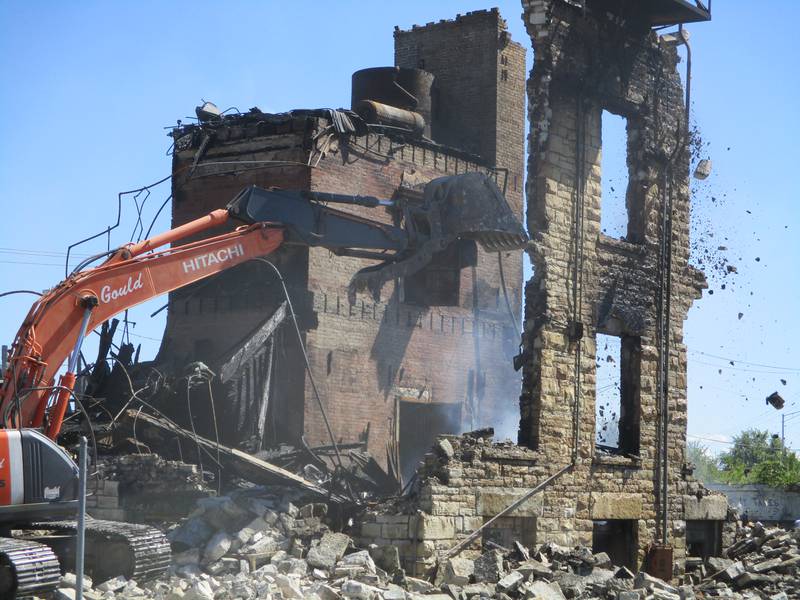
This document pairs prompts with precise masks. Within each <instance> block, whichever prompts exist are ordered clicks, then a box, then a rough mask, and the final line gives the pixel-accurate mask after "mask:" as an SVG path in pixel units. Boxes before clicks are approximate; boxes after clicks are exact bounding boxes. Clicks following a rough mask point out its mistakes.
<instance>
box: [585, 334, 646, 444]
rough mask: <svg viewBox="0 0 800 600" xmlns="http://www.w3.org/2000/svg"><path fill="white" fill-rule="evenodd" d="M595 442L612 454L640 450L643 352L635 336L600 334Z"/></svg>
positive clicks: (597, 355) (597, 358)
mask: <svg viewBox="0 0 800 600" xmlns="http://www.w3.org/2000/svg"><path fill="white" fill-rule="evenodd" d="M596 346H597V349H596V354H595V365H596V378H595V381H596V388H595V445H596V447H597V448H598V449H600V450H602V451H605V452H610V453H612V454H626V455H638V454H639V429H640V428H639V422H640V416H639V414H640V394H639V385H640V384H639V378H640V362H641V359H640V354H641V350H640V347H641V342H640V339H639V338H638V337H635V336H626V335H623V336H617V335H608V334H603V333H598V334H597V338H596Z"/></svg>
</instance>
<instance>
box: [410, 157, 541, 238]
mask: <svg viewBox="0 0 800 600" xmlns="http://www.w3.org/2000/svg"><path fill="white" fill-rule="evenodd" d="M424 201H425V204H426V205H427V207H429V208H428V210H430V208H433V207H437V208H438V212H439V213H440V215H441V227H442V234H443V236H445V237H450V238H462V239H472V240H475V241H476V242H478V243H479V244H480V245H481V247H483V249H484V250H486V251H487V252H500V251H508V250H518V249H521V248H524V247H525V245H526V243H527V242H528V235H527V233H525V230H524V229H523V228H522V223H521V222H520V221H519V219H518V218H517V217H516V216H515V215H514V213H513V212H511V207H509V205H508V203H507V202H506V199H505V197H503V193H502V192H501V191H500V189H499V188H498V187H497V185H496V184H495V182H494V181H493V180H492V179H491V178H489V177H488V176H486V175H484V174H483V173H464V174H461V175H451V176H447V177H439V178H438V179H434V180H432V181H431V182H429V183H428V184H427V185H426V186H425V191H424Z"/></svg>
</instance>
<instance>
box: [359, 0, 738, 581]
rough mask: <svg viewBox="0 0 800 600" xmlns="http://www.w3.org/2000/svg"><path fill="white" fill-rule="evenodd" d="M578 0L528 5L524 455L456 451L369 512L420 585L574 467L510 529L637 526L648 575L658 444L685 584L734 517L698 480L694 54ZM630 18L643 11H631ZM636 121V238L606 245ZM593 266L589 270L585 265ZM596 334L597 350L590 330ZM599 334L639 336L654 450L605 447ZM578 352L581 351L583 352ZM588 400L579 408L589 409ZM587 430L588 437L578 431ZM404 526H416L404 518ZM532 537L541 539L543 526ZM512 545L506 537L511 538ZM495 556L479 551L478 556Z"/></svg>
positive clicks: (433, 461)
mask: <svg viewBox="0 0 800 600" xmlns="http://www.w3.org/2000/svg"><path fill="white" fill-rule="evenodd" d="M584 4H586V6H585V7H577V6H575V3H571V2H567V1H564V0H523V8H524V15H523V18H524V19H525V23H526V26H527V29H528V32H529V34H530V35H531V39H532V42H533V46H534V66H533V70H532V72H531V77H530V79H529V80H528V96H529V119H530V124H531V125H530V126H531V129H530V135H529V139H528V142H529V165H528V179H527V183H526V186H527V199H528V211H527V218H528V229H529V231H530V233H531V237H532V242H531V244H530V252H529V254H530V257H531V260H532V263H533V269H534V276H533V278H532V279H531V280H530V281H529V282H528V283H527V285H526V298H525V301H526V305H525V328H524V332H523V362H524V365H523V393H522V396H521V398H520V408H521V420H520V430H519V444H520V446H513V445H502V444H501V445H498V444H491V443H490V442H489V441H488V440H486V439H483V438H482V437H481V436H470V435H466V436H463V437H462V438H446V439H443V440H442V441H441V442H440V443H439V444H438V445H437V447H436V448H435V452H434V453H433V454H431V455H429V457H428V461H427V462H426V467H425V468H424V469H423V470H422V471H421V472H420V478H421V483H420V487H419V491H418V494H417V495H416V496H415V497H413V498H412V499H410V500H409V502H408V504H407V505H405V506H402V507H397V506H394V507H388V508H387V507H384V510H380V511H376V513H374V514H371V515H369V516H368V518H367V521H366V523H365V525H364V526H363V527H362V536H363V538H364V540H365V541H367V540H369V539H373V540H376V543H379V544H387V543H388V544H392V545H395V546H397V547H398V548H400V549H401V555H402V558H403V560H404V563H405V565H406V567H407V568H409V569H416V570H417V572H420V571H422V570H425V569H428V568H430V567H431V566H432V565H433V564H434V563H435V561H436V558H437V556H440V555H441V554H442V553H443V552H444V551H446V550H447V549H448V548H450V547H452V546H453V545H454V544H456V543H457V542H458V541H459V540H460V539H464V538H465V537H466V536H467V535H468V534H469V532H471V531H473V530H474V529H475V528H477V527H479V526H480V525H481V524H482V523H483V522H485V520H486V519H488V518H490V517H492V516H494V515H496V514H498V513H499V512H500V511H501V510H502V509H504V508H505V507H506V506H508V505H510V504H511V503H512V502H513V501H514V500H515V499H517V498H519V497H520V495H521V494H524V493H525V492H526V491H527V490H530V489H531V488H533V487H535V486H536V485H538V484H539V483H541V482H542V481H544V480H545V479H546V478H547V477H548V476H550V475H553V474H554V473H556V472H557V471H559V470H560V469H562V468H564V467H568V466H570V465H571V464H572V462H573V461H572V459H573V452H574V465H573V466H572V468H571V469H569V470H568V471H566V472H565V473H564V474H562V475H561V476H560V477H559V478H558V479H556V480H555V481H554V482H552V483H551V484H550V485H549V486H548V487H547V488H545V489H544V490H543V491H542V492H541V493H540V494H538V495H536V496H534V497H533V498H532V499H531V500H530V501H529V502H528V503H527V504H526V505H524V506H523V507H521V508H520V509H519V510H518V511H517V512H516V513H514V514H512V515H509V517H510V518H509V519H503V522H502V523H499V525H498V527H499V528H500V529H502V528H504V527H505V528H508V529H510V530H511V532H510V534H511V535H513V536H515V538H516V539H522V538H524V537H525V536H526V535H527V541H528V542H529V543H531V542H534V541H535V543H544V542H556V543H559V544H562V545H566V546H573V545H576V544H582V545H588V546H591V545H592V538H593V523H594V522H595V521H606V520H626V521H632V522H633V523H634V531H633V536H634V538H635V542H634V545H635V548H633V550H634V554H635V558H636V563H637V566H644V561H645V557H646V553H647V549H648V547H649V546H650V545H651V544H652V543H654V542H656V541H658V540H659V539H660V532H659V529H658V523H657V515H658V512H657V502H658V500H659V492H660V490H659V487H658V485H657V481H658V478H657V469H658V467H659V455H658V450H657V449H658V447H659V445H660V444H662V443H664V444H666V449H667V456H668V483H669V494H668V496H667V498H668V519H667V527H668V529H667V532H666V533H667V536H668V542H669V544H670V545H672V546H673V549H674V559H675V562H676V567H677V569H676V572H680V569H681V568H682V563H683V558H684V557H685V552H686V548H685V523H686V521H687V520H716V521H724V520H725V519H726V517H727V515H728V511H727V503H726V502H725V499H724V497H722V496H720V495H714V494H709V492H708V491H707V490H705V489H704V488H703V487H702V486H701V485H699V484H698V483H697V482H696V481H694V480H693V479H692V478H691V475H690V474H689V470H687V469H686V468H685V466H686V465H685V456H684V452H685V444H686V347H685V346H684V344H683V321H684V320H685V318H686V315H687V313H688V310H689V307H690V306H691V304H692V302H693V301H694V300H695V299H697V298H699V297H700V294H701V291H702V289H703V288H704V287H705V279H704V277H703V274H702V273H701V272H699V271H697V270H695V269H693V268H692V267H690V266H689V264H688V255H689V239H688V235H689V185H688V171H689V152H688V146H689V141H688V139H687V136H686V133H685V130H684V123H685V112H684V106H683V90H682V87H681V82H680V77H679V75H678V72H677V65H678V55H677V53H676V51H675V50H674V48H670V47H668V46H667V45H665V44H664V42H662V41H661V40H660V39H659V37H658V35H657V34H656V33H655V32H653V31H652V30H651V29H650V27H649V25H648V24H647V23H645V22H644V21H641V22H638V21H636V19H635V18H634V17H629V18H628V19H627V20H625V19H623V18H621V17H619V16H615V15H612V14H610V13H607V12H605V11H596V10H594V9H593V6H595V4H594V3H592V2H588V3H584ZM629 14H633V12H632V11H631V12H630V13H629ZM604 109H605V110H608V111H610V112H612V113H615V114H619V115H622V116H624V117H626V119H627V124H628V131H627V133H628V170H629V185H628V189H627V192H626V203H627V208H628V217H629V223H628V230H627V234H626V236H625V237H624V238H623V239H613V238H611V237H608V236H606V235H604V234H603V233H601V231H600V214H601V211H602V198H601V177H602V173H601V162H600V161H601V151H602V139H601V114H602V111H603V110H604ZM665 198H671V200H672V213H671V218H672V238H671V242H672V262H671V272H670V273H669V275H670V278H671V286H672V294H671V310H670V320H669V322H668V327H667V330H668V332H669V334H668V335H669V348H670V351H669V366H670V369H669V379H668V381H667V382H666V383H667V384H668V385H667V388H668V390H669V394H668V396H667V409H668V428H667V431H666V435H665V436H663V437H662V435H661V433H660V429H659V416H660V414H661V412H660V408H659V395H658V390H659V386H660V383H661V382H660V380H659V347H660V346H659V339H658V334H657V331H658V330H657V326H658V324H659V320H658V314H659V297H660V294H659V292H660V289H661V288H660V281H661V277H660V276H661V275H662V273H663V272H662V270H661V264H662V258H663V256H662V252H661V244H662V240H663V236H664V230H663V227H662V209H663V206H664V202H665ZM581 256H582V259H581ZM574 322H578V323H580V324H582V328H583V332H582V336H581V335H579V334H578V331H577V328H576V326H575V325H574V324H573V323H574ZM597 333H609V334H617V335H618V334H624V335H628V336H632V337H634V338H636V339H637V340H638V345H637V347H636V350H635V352H636V354H637V356H638V363H639V375H638V377H636V378H635V381H634V382H633V384H634V386H635V394H634V397H635V400H636V408H635V415H634V420H635V421H636V422H637V423H638V429H639V433H638V439H636V442H637V443H636V444H635V445H636V446H637V447H638V450H636V451H632V452H620V453H619V454H609V453H606V452H603V451H601V450H599V449H598V448H597V447H596V445H595V406H594V402H595V378H596V373H595V371H596V367H595V356H596V342H595V340H596V335H597ZM578 340H579V341H578ZM576 399H577V402H576ZM576 434H577V435H576ZM397 513H400V514H397ZM531 528H532V529H533V530H534V532H535V533H534V534H533V535H531V534H530V533H526V532H527V531H528V530H530V529H531ZM499 533H500V534H502V532H499ZM479 548H480V544H479V543H478V542H476V543H474V544H473V545H472V546H471V547H469V548H467V549H466V550H465V552H466V553H473V555H474V554H475V553H477V552H478V551H479Z"/></svg>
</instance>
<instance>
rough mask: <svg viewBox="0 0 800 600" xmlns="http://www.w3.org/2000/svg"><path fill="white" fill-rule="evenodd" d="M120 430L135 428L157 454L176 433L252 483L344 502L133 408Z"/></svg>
mask: <svg viewBox="0 0 800 600" xmlns="http://www.w3.org/2000/svg"><path fill="white" fill-rule="evenodd" d="M120 429H122V430H123V432H125V430H127V431H135V432H136V439H137V440H138V441H140V442H142V443H144V444H146V445H147V446H149V447H151V448H153V449H154V450H157V451H158V452H159V453H160V454H161V453H165V454H168V453H169V452H170V448H172V447H174V446H175V444H174V443H171V440H172V439H173V438H174V437H175V436H178V437H180V438H182V439H183V440H185V441H186V442H187V443H189V444H192V445H194V444H195V443H197V444H198V445H199V446H200V448H201V449H202V450H203V451H204V452H203V456H204V458H203V460H204V461H215V460H216V457H217V455H219V462H220V464H221V466H222V467H223V468H224V469H226V470H228V471H230V472H232V473H234V474H235V475H236V476H238V477H241V478H242V479H246V480H247V481H250V482H252V483H255V484H258V485H286V486H291V487H294V488H299V489H302V490H305V491H306V492H309V493H311V494H314V495H316V496H320V497H323V498H325V499H326V500H329V501H333V502H343V501H345V499H344V498H342V497H340V496H329V493H328V491H327V490H326V489H324V488H321V487H319V486H317V485H315V484H314V483H311V482H310V481H308V480H306V479H304V478H302V477H300V476H299V475H295V474H294V473H292V472H290V471H287V470H286V469H282V468H280V467H278V466H276V465H273V464H271V463H268V462H266V461H263V460H261V459H259V458H256V457H255V456H252V455H250V454H247V453H246V452H242V451H241V450H237V449H236V448H229V447H228V446H223V445H222V444H217V443H216V442H212V441H211V440H208V439H206V438H203V437H200V436H195V435H194V434H193V433H192V432H191V431H187V430H185V429H183V428H181V427H179V426H178V425H175V424H174V423H171V422H170V421H167V420H165V419H161V418H158V417H153V416H151V415H148V414H145V413H141V412H138V411H136V410H127V411H125V416H124V418H123V419H122V420H121V421H120ZM125 433H127V432H125ZM191 454H192V453H189V455H191Z"/></svg>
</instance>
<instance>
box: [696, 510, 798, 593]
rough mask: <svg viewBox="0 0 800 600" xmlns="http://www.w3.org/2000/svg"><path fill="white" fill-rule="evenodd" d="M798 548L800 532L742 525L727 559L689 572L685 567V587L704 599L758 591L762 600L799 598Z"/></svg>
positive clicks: (700, 566) (710, 561)
mask: <svg viewBox="0 0 800 600" xmlns="http://www.w3.org/2000/svg"><path fill="white" fill-rule="evenodd" d="M798 546H800V531H797V530H795V531H791V532H790V531H786V530H784V529H781V528H780V527H770V528H767V527H764V525H762V524H761V523H755V524H754V525H745V526H744V527H743V530H742V535H741V536H740V539H739V540H738V541H736V542H735V543H734V544H733V545H732V546H730V547H729V548H728V549H727V550H726V551H725V554H726V556H727V559H724V558H709V559H707V560H706V561H705V564H701V565H694V568H693V569H692V570H690V569H689V565H688V564H687V574H686V578H687V583H692V584H695V590H696V591H700V592H702V593H703V594H705V595H706V596H726V597H735V596H732V594H737V593H739V592H741V594H743V595H747V594H748V593H750V592H751V591H752V590H753V589H757V590H758V595H759V597H762V598H778V597H787V598H800V548H798ZM704 572H705V576H703V573H704ZM782 595H783V596H782Z"/></svg>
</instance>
